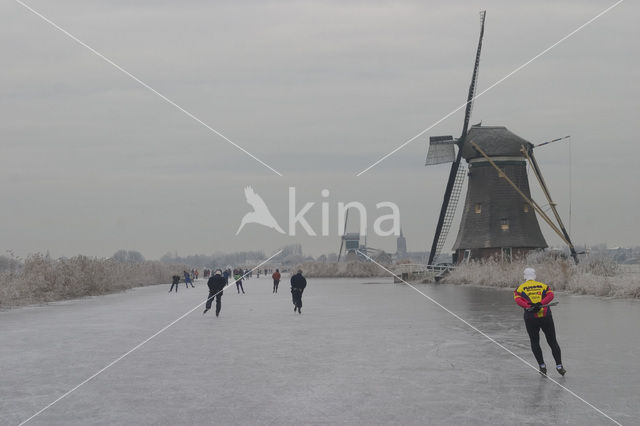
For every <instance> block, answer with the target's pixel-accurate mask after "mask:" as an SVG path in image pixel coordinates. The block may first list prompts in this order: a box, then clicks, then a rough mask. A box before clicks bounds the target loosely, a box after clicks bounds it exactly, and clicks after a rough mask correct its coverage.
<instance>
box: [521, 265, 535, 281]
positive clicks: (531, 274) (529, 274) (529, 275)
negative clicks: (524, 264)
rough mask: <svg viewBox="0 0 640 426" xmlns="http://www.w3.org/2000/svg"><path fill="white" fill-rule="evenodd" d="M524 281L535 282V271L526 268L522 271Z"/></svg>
mask: <svg viewBox="0 0 640 426" xmlns="http://www.w3.org/2000/svg"><path fill="white" fill-rule="evenodd" d="M524 279H525V280H527V281H529V280H535V279H536V270H535V269H533V268H526V269H525V270H524Z"/></svg>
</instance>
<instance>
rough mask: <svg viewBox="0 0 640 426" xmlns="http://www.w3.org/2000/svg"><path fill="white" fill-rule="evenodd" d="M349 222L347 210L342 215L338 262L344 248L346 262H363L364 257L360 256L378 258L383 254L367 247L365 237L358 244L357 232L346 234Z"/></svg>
mask: <svg viewBox="0 0 640 426" xmlns="http://www.w3.org/2000/svg"><path fill="white" fill-rule="evenodd" d="M348 221H349V209H347V210H346V211H345V214H344V229H343V231H342V236H341V237H340V250H339V252H338V262H340V259H341V258H342V252H343V248H344V253H345V259H346V260H347V261H354V260H365V259H366V257H365V256H362V254H366V255H367V256H369V255H370V256H372V257H378V256H380V255H381V254H383V253H385V252H384V250H381V249H376V248H372V247H369V246H368V245H367V236H366V234H365V235H364V243H363V244H360V233H359V232H347V224H348Z"/></svg>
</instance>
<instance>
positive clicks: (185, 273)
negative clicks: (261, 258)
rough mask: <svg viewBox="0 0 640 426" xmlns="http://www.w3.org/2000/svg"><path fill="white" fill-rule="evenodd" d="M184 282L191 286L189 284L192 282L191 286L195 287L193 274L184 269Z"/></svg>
mask: <svg viewBox="0 0 640 426" xmlns="http://www.w3.org/2000/svg"><path fill="white" fill-rule="evenodd" d="M184 284H185V285H186V286H187V288H189V284H191V288H195V286H194V285H193V281H191V275H189V273H188V272H187V271H184Z"/></svg>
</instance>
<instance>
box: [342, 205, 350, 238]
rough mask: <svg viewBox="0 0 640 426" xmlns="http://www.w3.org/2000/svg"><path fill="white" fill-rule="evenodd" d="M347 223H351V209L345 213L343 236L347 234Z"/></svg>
mask: <svg viewBox="0 0 640 426" xmlns="http://www.w3.org/2000/svg"><path fill="white" fill-rule="evenodd" d="M347 222H349V209H347V211H346V212H345V213H344V229H343V230H342V235H343V236H344V235H346V234H347Z"/></svg>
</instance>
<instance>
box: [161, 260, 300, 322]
mask: <svg viewBox="0 0 640 426" xmlns="http://www.w3.org/2000/svg"><path fill="white" fill-rule="evenodd" d="M203 272H204V276H205V277H207V276H209V280H208V281H207V287H209V296H208V297H207V303H206V306H205V310H204V312H203V313H202V314H203V315H204V314H206V313H207V312H208V311H209V310H210V309H211V305H212V304H213V299H216V316H220V310H221V309H222V294H223V290H224V289H225V288H226V287H227V286H229V280H230V279H231V278H233V280H234V281H235V284H236V290H237V291H238V294H240V293H241V292H242V294H245V292H244V286H243V285H242V280H243V279H247V277H249V276H250V274H251V271H248V270H246V271H245V270H243V269H240V268H234V269H233V270H232V269H231V268H226V269H225V270H224V271H223V270H222V269H216V270H215V271H214V272H213V275H211V274H210V270H209V273H207V272H208V270H206V269H205V270H204V271H203ZM266 273H267V270H266V269H265V274H266ZM192 276H193V275H192V274H190V273H189V272H187V271H184V282H185V284H186V286H187V288H189V285H191V287H195V286H194V285H193V279H192ZM195 276H196V277H197V274H196V275H195ZM259 276H260V275H259V274H258V277H259ZM271 278H272V279H273V293H274V294H276V293H278V286H279V284H280V279H281V278H282V274H280V270H279V269H276V270H275V272H273V274H271ZM179 283H180V276H179V275H174V276H173V282H172V284H171V288H170V289H169V293H171V291H173V289H174V287H175V291H176V293H177V292H178V284H179ZM306 287H307V280H306V278H305V277H304V276H303V275H302V270H300V269H299V270H298V272H297V273H296V274H294V275H292V276H291V298H292V301H293V311H294V312H298V313H299V314H301V313H302V293H303V292H304V289H305V288H306Z"/></svg>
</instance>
